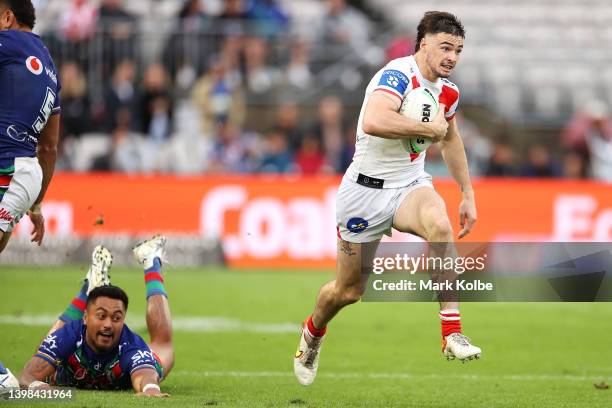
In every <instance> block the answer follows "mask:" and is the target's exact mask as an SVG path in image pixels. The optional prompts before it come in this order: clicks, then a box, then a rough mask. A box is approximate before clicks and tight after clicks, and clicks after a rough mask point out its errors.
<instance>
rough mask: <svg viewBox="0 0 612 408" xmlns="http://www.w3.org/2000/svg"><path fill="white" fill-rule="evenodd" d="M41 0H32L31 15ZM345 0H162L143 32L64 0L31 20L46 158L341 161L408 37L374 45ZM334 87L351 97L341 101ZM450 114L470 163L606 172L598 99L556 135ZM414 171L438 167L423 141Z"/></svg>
mask: <svg viewBox="0 0 612 408" xmlns="http://www.w3.org/2000/svg"><path fill="white" fill-rule="evenodd" d="M55 1H57V0H38V1H37V7H38V8H37V10H42V12H39V16H44V15H45V13H44V10H45V8H48V9H51V8H52V7H51V6H52V4H53V2H55ZM139 1H140V2H141V3H142V2H146V3H147V4H148V3H150V4H151V7H152V8H155V7H158V6H159V7H161V6H162V3H164V1H165V0H156V1H151V0H139ZM352 3H353V2H350V1H347V0H324V1H318V0H312V1H309V0H303V1H301V2H300V7H297V6H296V7H293V8H291V7H287V6H288V5H291V4H292V2H280V1H277V0H217V1H215V0H184V1H180V0H174V3H173V4H174V6H176V5H178V6H179V7H175V10H174V11H173V13H174V14H173V18H171V19H170V21H167V22H166V25H163V24H161V23H160V25H159V27H149V29H148V30H143V29H142V27H143V24H144V23H146V21H142V20H143V18H142V16H139V15H137V14H134V13H132V12H131V11H129V8H128V7H127V1H124V0H99V1H94V0H64V4H65V7H62V8H61V12H60V13H59V14H58V16H57V17H58V18H57V24H46V25H45V24H44V19H43V22H42V23H41V28H39V30H40V34H41V35H42V36H43V39H44V40H45V43H46V44H48V46H49V48H50V50H51V53H52V55H53V57H54V59H55V61H56V64H57V65H58V67H59V70H60V77H61V81H62V86H63V89H62V94H61V98H62V118H63V119H62V130H61V132H62V135H61V136H62V137H61V140H62V146H61V151H62V155H61V160H60V162H59V164H58V165H59V167H60V168H63V169H68V170H76V171H119V172H171V173H184V174H195V173H205V172H206V173H262V172H275V173H304V174H316V173H342V172H343V171H344V170H345V169H346V168H347V166H348V165H349V164H350V161H351V158H352V154H353V152H354V143H355V126H356V123H355V122H356V119H357V115H358V109H359V105H360V104H361V100H362V99H361V95H363V89H364V87H365V83H367V80H369V77H370V76H371V75H372V74H373V73H374V72H375V71H376V70H377V69H378V68H379V67H380V66H381V65H383V64H384V62H385V59H386V60H389V59H391V58H397V57H400V56H404V55H407V54H410V53H412V50H413V47H414V43H413V37H412V35H411V34H406V33H404V34H401V35H396V36H394V37H389V38H385V40H384V44H382V45H383V46H381V44H380V43H381V41H376V38H375V36H376V33H377V30H376V27H377V24H379V25H380V22H376V21H373V20H372V19H371V18H368V16H367V13H365V12H363V11H362V10H361V9H360V8H358V7H356V4H352ZM164 4H170V3H167V2H166V3H164ZM306 5H309V6H311V8H307V7H306ZM47 14H48V13H47ZM151 30H152V31H153V33H154V32H155V31H159V33H158V35H154V34H152V31H151ZM143 36H147V37H150V38H143ZM153 38H157V39H159V41H158V43H159V44H158V45H157V46H155V41H152V39H153ZM151 43H153V48H155V51H154V52H153V54H154V55H155V58H150V57H149V54H151V52H150V50H147V48H151V47H152V46H151ZM339 62H340V63H341V64H338V63H339ZM334 69H340V71H334ZM330 76H331V77H333V78H334V79H335V80H336V81H335V82H333V86H330V84H331V82H326V81H327V79H326V78H328V77H330ZM313 91H316V92H313ZM344 91H347V92H349V91H354V92H357V94H358V95H360V96H359V98H355V97H352V98H350V99H349V100H347V98H346V97H344V98H343V97H342V96H343V95H346V93H345V92H344ZM313 95H314V97H313ZM458 121H459V125H460V130H461V132H462V135H463V136H464V143H465V145H466V150H467V153H468V159H469V161H470V165H471V171H472V173H473V174H474V175H487V176H525V177H566V178H586V177H593V178H598V179H606V180H609V181H612V152H611V150H612V126H611V124H612V121H611V120H610V115H609V113H608V110H607V107H605V106H603V105H601V104H599V106H594V107H591V108H590V110H589V111H588V112H587V111H585V112H580V113H579V114H577V116H576V117H575V118H574V119H572V120H571V121H570V123H569V124H568V125H567V128H566V129H565V130H563V132H562V135H560V137H559V139H560V140H561V141H562V142H560V143H559V145H558V146H549V145H546V144H542V143H538V142H537V141H534V143H530V144H529V145H527V146H524V147H523V146H517V144H516V143H515V142H514V141H513V140H497V141H492V140H491V139H490V138H489V137H487V135H483V134H481V132H480V131H479V129H478V127H477V126H476V125H475V124H474V123H472V122H471V121H469V120H468V119H467V118H464V117H458ZM427 170H428V171H429V172H431V173H432V174H434V175H447V174H448V170H447V169H446V166H445V165H444V163H443V161H442V158H441V155H440V153H439V151H438V150H437V149H436V148H435V146H434V147H432V148H430V149H429V150H428V160H427Z"/></svg>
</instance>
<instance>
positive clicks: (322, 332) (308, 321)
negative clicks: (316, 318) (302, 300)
mask: <svg viewBox="0 0 612 408" xmlns="http://www.w3.org/2000/svg"><path fill="white" fill-rule="evenodd" d="M304 328H305V329H306V330H308V333H309V334H310V335H311V336H312V337H323V335H325V332H326V331H327V326H325V327H323V328H322V329H317V328H316V327H314V324H313V323H312V315H310V316H308V318H307V319H306V324H305V325H304Z"/></svg>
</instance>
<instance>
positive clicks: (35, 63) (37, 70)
mask: <svg viewBox="0 0 612 408" xmlns="http://www.w3.org/2000/svg"><path fill="white" fill-rule="evenodd" d="M26 68H27V69H28V71H30V72H31V73H33V74H34V75H40V74H42V72H43V68H44V67H43V64H42V62H41V61H40V59H38V58H37V57H28V59H27V60H26Z"/></svg>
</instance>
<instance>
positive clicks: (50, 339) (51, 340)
mask: <svg viewBox="0 0 612 408" xmlns="http://www.w3.org/2000/svg"><path fill="white" fill-rule="evenodd" d="M56 340H57V335H53V334H50V335H48V336H47V337H45V340H43V343H44V345H45V347H46V348H47V350H54V349H56V348H57V342H56Z"/></svg>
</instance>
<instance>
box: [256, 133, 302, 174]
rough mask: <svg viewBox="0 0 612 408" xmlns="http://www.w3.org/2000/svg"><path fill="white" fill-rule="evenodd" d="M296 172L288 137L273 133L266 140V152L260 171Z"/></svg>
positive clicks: (264, 152) (264, 151)
mask: <svg viewBox="0 0 612 408" xmlns="http://www.w3.org/2000/svg"><path fill="white" fill-rule="evenodd" d="M293 170H294V168H293V157H292V154H291V152H290V150H289V145H288V141H287V135H285V134H284V133H282V132H280V131H271V132H269V133H268V134H267V135H266V138H265V140H264V150H263V156H262V159H261V164H260V167H259V171H260V172H262V173H289V172H292V171H293Z"/></svg>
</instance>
